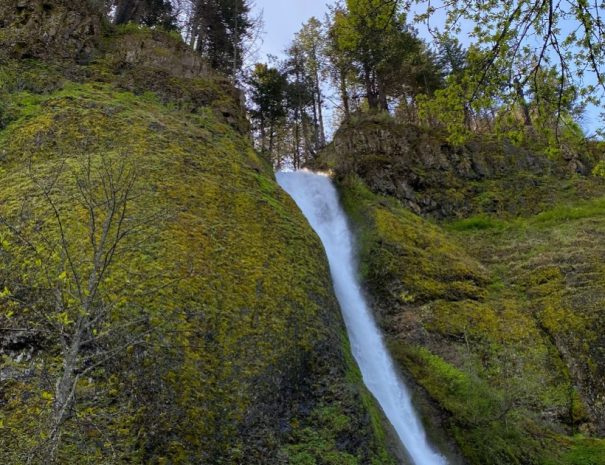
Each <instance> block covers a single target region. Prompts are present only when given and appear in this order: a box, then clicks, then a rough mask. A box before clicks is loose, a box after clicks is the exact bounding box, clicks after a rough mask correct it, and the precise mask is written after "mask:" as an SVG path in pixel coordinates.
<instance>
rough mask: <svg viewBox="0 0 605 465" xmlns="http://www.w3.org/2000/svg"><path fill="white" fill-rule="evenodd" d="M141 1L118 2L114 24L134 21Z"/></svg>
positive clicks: (120, 0)
mask: <svg viewBox="0 0 605 465" xmlns="http://www.w3.org/2000/svg"><path fill="white" fill-rule="evenodd" d="M140 6H141V0H119V1H118V4H117V6H116V16H115V19H114V23H115V24H126V23H128V22H130V21H135V20H136V19H137V18H136V16H137V12H138V10H139V9H140Z"/></svg>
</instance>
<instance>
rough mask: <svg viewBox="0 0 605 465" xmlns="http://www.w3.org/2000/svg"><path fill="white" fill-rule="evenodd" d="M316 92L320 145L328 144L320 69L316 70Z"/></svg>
mask: <svg viewBox="0 0 605 465" xmlns="http://www.w3.org/2000/svg"><path fill="white" fill-rule="evenodd" d="M315 93H316V94H317V113H318V116H319V147H324V146H325V145H326V132H325V129H324V117H323V110H322V108H321V107H322V105H323V100H322V96H321V86H320V83H319V69H316V70H315Z"/></svg>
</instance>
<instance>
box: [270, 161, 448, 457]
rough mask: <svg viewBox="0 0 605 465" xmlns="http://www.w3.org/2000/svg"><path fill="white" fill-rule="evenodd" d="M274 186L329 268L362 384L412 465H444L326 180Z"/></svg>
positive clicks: (285, 179)
mask: <svg viewBox="0 0 605 465" xmlns="http://www.w3.org/2000/svg"><path fill="white" fill-rule="evenodd" d="M277 181H278V182H279V184H280V185H281V186H282V187H283V188H284V190H285V191H286V192H288V194H290V196H291V197H292V198H293V199H294V201H295V202H296V203H297V204H298V206H299V208H300V209H301V210H302V212H303V214H304V215H305V216H306V217H307V220H308V221H309V223H310V224H311V227H313V229H314V230H315V232H316V233H317V234H318V235H319V237H320V239H321V241H322V243H323V245H324V248H325V250H326V254H327V255H328V261H329V263H330V271H331V273H332V280H333V282H334V290H335V292H336V297H337V298H338V302H339V303H340V307H341V309H342V313H343V315H344V320H345V323H346V326H347V331H348V333H349V339H350V341H351V348H352V351H353V356H354V357H355V360H357V364H358V365H359V368H360V370H361V374H362V375H363V380H364V382H365V384H366V386H367V387H368V389H369V390H370V392H371V393H372V394H373V395H374V397H375V398H376V399H377V400H378V402H379V404H380V405H381V407H382V409H383V411H384V413H385V414H386V416H387V418H388V419H389V421H390V422H391V424H392V425H393V427H394V428H395V431H397V435H398V436H399V439H400V440H401V442H402V444H403V446H404V447H405V448H406V450H407V451H408V453H409V455H410V457H411V458H412V460H413V461H414V464H415V465H445V464H447V461H446V460H445V459H444V458H443V457H442V456H441V455H439V454H437V453H436V452H435V451H434V450H433V449H432V448H431V446H430V445H429V443H428V441H427V438H426V434H425V432H424V429H423V427H422V424H421V423H420V420H419V419H418V417H417V415H416V412H415V411H414V408H413V407H412V402H411V399H410V395H409V393H408V391H407V389H406V387H405V386H404V384H403V382H402V381H401V379H400V377H399V376H398V375H397V371H396V370H395V366H394V365H393V360H392V359H391V356H390V355H389V353H388V351H387V349H386V346H385V344H384V341H383V340H382V336H381V334H380V331H379V329H378V327H377V325H376V322H375V321H374V318H373V316H372V314H371V312H370V310H369V308H368V305H367V303H366V301H365V298H364V296H363V293H362V291H361V288H360V285H359V282H358V278H357V272H356V269H355V261H354V250H353V239H352V234H351V231H350V230H349V227H348V224H347V219H346V216H345V213H344V212H343V210H342V208H341V206H340V203H339V201H338V195H337V193H336V189H335V188H334V186H333V185H332V182H331V180H330V178H328V177H327V176H323V175H321V174H315V173H311V172H309V171H296V172H281V173H278V174H277Z"/></svg>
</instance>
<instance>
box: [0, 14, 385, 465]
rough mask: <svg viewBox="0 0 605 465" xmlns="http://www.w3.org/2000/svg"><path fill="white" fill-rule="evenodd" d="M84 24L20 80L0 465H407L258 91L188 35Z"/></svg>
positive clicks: (7, 235) (9, 213) (2, 198)
mask: <svg viewBox="0 0 605 465" xmlns="http://www.w3.org/2000/svg"><path fill="white" fill-rule="evenodd" d="M9 4H11V2H0V5H2V8H4V9H6V8H9V7H8V6H7V5H9ZM32 5H33V6H32ZM32 5H29V6H28V7H27V8H30V7H31V9H29V10H28V9H27V8H26V9H25V10H26V11H25V13H23V12H22V11H21V10H20V13H19V14H21V13H23V14H31V15H33V16H32V17H30V20H29V21H30V23H28V24H32V23H31V21H36V16H35V15H37V14H44V15H46V14H49V15H52V14H53V11H55V12H56V14H57V16H52V19H53V20H56V21H57V22H58V24H59V26H58V27H60V26H61V21H63V20H65V18H69V19H70V20H72V19H73V18H75V17H76V16H75V15H74V14H72V15H69V14H68V15H65V14H64V13H65V8H66V7H65V6H64V5H63V3H61V2H58V3H57V7H56V10H52V9H51V10H50V11H47V10H46V9H42V8H41V7H40V8H39V9H38V6H37V5H38V4H32ZM5 13H6V12H5ZM5 17H6V16H5ZM9 18H10V16H9ZM15 24H17V23H15ZM19 24H21V23H19ZM2 27H5V28H6V27H8V29H0V42H2V40H6V41H7V42H5V44H6V43H12V42H11V40H12V39H11V37H14V34H13V32H14V31H12V30H11V29H10V27H11V26H10V23H8V25H7V23H3V26H2ZM33 31H34V32H32V30H30V33H32V34H35V33H37V32H40V33H41V34H46V35H45V36H44V37H45V38H46V39H48V38H49V37H52V36H51V35H48V33H46V32H44V31H40V30H38V29H33ZM36 31H37V32H36ZM82 31H83V32H82V33H83V34H85V35H86V34H95V37H94V38H93V39H94V40H90V41H89V40H88V39H86V40H84V42H79V40H80V39H81V38H80V39H78V37H72V38H71V39H73V42H70V47H69V48H68V49H62V48H61V47H60V45H59V44H58V43H55V42H53V43H52V47H46V48H44V47H42V48H39V47H38V41H37V40H38V38H37V36H32V37H30V39H29V42H23V44H24V46H27V44H30V45H31V44H33V45H34V46H35V49H31V50H30V51H28V52H27V53H25V52H23V49H21V48H20V49H19V50H18V51H19V53H18V54H16V55H18V56H11V54H10V53H8V54H7V55H6V56H4V57H3V58H2V62H1V66H0V94H1V95H2V101H1V102H2V103H1V106H0V328H1V329H0V462H1V463H3V464H5V465H12V464H14V465H17V464H18V465H22V464H24V463H34V464H36V463H39V464H42V463H48V460H50V458H51V457H52V458H54V459H56V461H57V462H58V463H61V464H78V465H82V464H95V465H99V464H117V463H124V464H125V463H128V464H137V463H139V464H143V463H145V464H190V463H223V464H229V463H233V464H235V463H248V464H254V463H257V464H264V463H275V464H278V463H290V464H301V465H302V464H316V463H317V464H332V465H337V464H338V465H341V464H347V465H349V464H350V465H353V464H371V463H373V464H378V463H380V464H385V463H386V464H388V463H393V459H392V458H391V455H390V453H389V452H388V451H387V442H389V439H388V434H387V433H386V432H385V430H384V428H383V423H382V416H381V413H380V412H379V410H377V408H376V406H375V404H374V401H373V399H371V397H370V396H369V395H368V394H367V392H366V391H365V389H364V387H363V384H362V382H361V379H360V375H359V373H358V371H357V368H356V367H355V365H354V363H353V361H352V360H351V358H350V355H348V354H349V350H348V342H347V339H346V335H345V332H344V326H343V323H342V321H341V317H340V314H339V311H338V308H337V305H336V301H335V298H334V296H333V294H332V290H331V285H330V279H329V274H328V269H327V263H326V260H325V256H324V255H323V254H322V253H318V252H317V251H318V250H321V245H320V243H319V239H318V238H317V237H316V236H315V235H314V234H313V232H312V230H311V229H310V227H309V226H308V224H307V223H306V221H305V220H304V218H303V216H302V215H301V213H300V212H299V211H298V209H297V208H296V206H295V205H294V203H293V202H292V201H291V199H290V198H289V197H288V196H287V195H285V194H284V193H283V192H282V191H281V190H280V189H279V188H278V186H277V184H276V183H275V180H274V176H273V172H272V169H271V167H270V165H269V164H268V163H267V162H266V161H265V160H263V159H261V158H259V156H258V155H257V153H256V152H255V151H254V150H253V149H252V147H251V144H250V141H249V139H248V136H247V134H246V131H247V128H246V123H245V116H244V113H243V110H242V108H241V107H240V101H239V100H240V99H239V94H238V93H237V92H236V91H235V90H234V89H233V88H232V87H231V86H230V84H229V83H228V82H227V81H226V80H225V79H223V78H220V77H218V76H213V75H212V73H211V72H209V71H208V70H206V69H205V68H204V67H203V66H201V65H203V63H202V62H200V61H199V58H198V57H196V56H194V55H192V54H190V53H189V52H187V51H186V50H185V49H184V48H183V47H182V46H181V45H180V42H179V40H178V39H177V38H175V37H174V35H169V34H165V33H161V32H158V31H150V30H146V29H140V28H138V27H133V26H126V27H122V28H119V29H117V30H110V31H109V32H107V33H104V35H97V34H100V32H99V29H96V28H83V29H82ZM24 33H25V32H24V31H23V30H20V32H19V34H24ZM11 34H13V35H11ZM74 34H75V33H74ZM20 37H22V36H20ZM71 39H70V40H71ZM20 40H21V39H20ZM82 43H86V44H88V43H91V44H95V45H94V47H97V48H94V49H93V50H92V51H91V54H90V56H88V57H87V59H86V60H85V61H86V63H82V64H79V65H76V64H74V62H73V57H74V55H77V56H81V55H80V52H81V51H82V48H81V45H82ZM72 45H73V47H72ZM87 46H88V45H87ZM4 50H5V51H6V50H7V49H4ZM9 50H10V49H9ZM13 50H14V49H13ZM56 50H61V51H62V52H65V53H66V54H67V55H69V56H67V57H63V56H59V55H60V54H59V55H57V53H56ZM22 52H23V53H22ZM27 56H28V57H29V58H25V57H27ZM177 65H178V66H177Z"/></svg>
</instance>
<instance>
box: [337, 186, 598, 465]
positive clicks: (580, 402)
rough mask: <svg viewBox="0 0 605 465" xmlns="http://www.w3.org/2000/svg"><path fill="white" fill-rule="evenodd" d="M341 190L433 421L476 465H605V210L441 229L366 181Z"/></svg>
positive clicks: (384, 311)
mask: <svg viewBox="0 0 605 465" xmlns="http://www.w3.org/2000/svg"><path fill="white" fill-rule="evenodd" d="M586 183H594V184H596V185H595V186H593V187H592V189H594V190H593V192H599V189H600V186H599V183H600V181H598V180H586ZM339 186H340V190H341V194H342V198H343V203H344V205H345V208H346V210H347V211H348V213H349V214H350V217H351V219H352V221H353V223H354V225H355V226H356V228H357V230H358V237H359V249H360V262H361V269H362V271H363V278H364V279H365V282H366V284H367V286H368V289H369V292H370V295H371V297H372V298H373V299H374V307H375V309H376V311H377V313H378V315H379V316H380V318H379V321H380V323H381V325H382V327H383V329H384V331H385V332H386V334H387V341H388V343H389V346H390V348H391V350H392V352H393V354H394V356H395V358H396V360H397V361H398V362H399V364H400V366H401V367H402V369H403V371H404V372H405V373H406V374H407V376H408V377H409V379H410V380H413V381H414V382H415V383H417V385H418V386H419V388H420V390H421V392H423V393H424V395H423V397H424V400H423V401H422V402H419V403H418V405H419V407H420V408H421V410H422V411H423V412H424V414H425V415H427V416H428V418H429V421H432V422H440V423H441V425H442V427H443V428H444V429H445V430H446V431H447V432H448V433H449V435H450V437H453V438H454V439H455V442H456V443H457V445H458V447H459V448H460V450H461V452H462V454H463V455H464V457H465V458H466V459H467V460H468V461H469V462H470V463H474V464H475V463H476V464H482V465H485V464H511V463H518V464H561V465H562V464H582V463H586V464H603V463H605V442H604V440H603V439H598V438H599V437H602V436H603V434H604V433H605V431H604V430H603V426H602V420H603V418H605V415H604V412H603V410H602V405H603V401H602V399H603V395H604V394H605V390H604V386H603V379H605V377H604V368H605V364H604V359H603V347H605V345H604V344H603V341H602V340H601V339H602V334H603V333H604V330H605V327H604V326H603V324H604V322H605V320H604V319H603V311H602V309H603V303H604V301H603V298H604V297H603V296H604V295H605V287H604V286H603V282H604V281H603V278H604V277H605V274H603V272H604V270H603V267H602V265H601V263H602V262H603V257H602V250H601V249H602V246H601V243H602V235H603V234H604V233H605V223H604V222H603V218H604V213H605V209H603V200H602V199H601V198H597V199H594V200H590V201H576V202H575V203H574V204H571V205H559V206H558V207H556V208H554V209H551V210H546V211H543V212H541V213H539V214H538V215H536V216H533V217H531V216H530V217H525V218H517V219H512V220H511V219H507V216H504V217H503V216H500V217H498V216H486V215H483V216H479V217H472V218H467V219H464V220H459V221H457V222H454V223H451V222H449V223H445V224H440V225H438V224H435V223H432V222H430V221H427V220H426V219H423V218H421V217H419V216H417V215H415V214H414V213H412V212H411V211H409V210H408V209H406V208H405V207H404V206H403V205H402V204H401V203H400V202H399V201H398V200H395V199H393V198H388V197H381V196H377V195H376V194H374V193H372V192H371V191H370V190H369V189H368V187H367V186H366V185H365V184H364V183H363V182H362V181H361V180H360V179H359V178H358V177H355V176H347V177H345V178H342V179H340V181H339ZM564 198H565V196H563V199H564ZM554 201H555V202H557V201H559V202H561V201H563V200H561V198H559V199H558V200H557V199H554ZM444 226H445V228H444ZM426 399H428V404H427V402H426ZM427 405H428V408H425V407H427ZM435 405H436V406H437V413H436V412H435V409H434V408H432V407H431V406H435ZM439 412H441V413H439ZM578 434H581V435H582V436H579V435H578ZM589 437H592V439H588V438H589Z"/></svg>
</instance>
